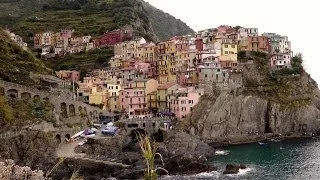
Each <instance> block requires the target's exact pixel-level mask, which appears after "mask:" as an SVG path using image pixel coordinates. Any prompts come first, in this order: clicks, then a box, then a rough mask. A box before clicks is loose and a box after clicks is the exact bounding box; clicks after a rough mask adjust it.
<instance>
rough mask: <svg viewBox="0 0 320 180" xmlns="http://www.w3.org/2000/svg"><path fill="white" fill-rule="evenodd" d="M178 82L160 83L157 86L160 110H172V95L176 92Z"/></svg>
mask: <svg viewBox="0 0 320 180" xmlns="http://www.w3.org/2000/svg"><path fill="white" fill-rule="evenodd" d="M177 89H178V84H177V83H175V82H168V83H165V84H160V85H159V86H158V88H157V101H158V110H159V111H169V110H170V103H169V102H170V96H171V95H172V94H174V93H175V92H176V90H177Z"/></svg>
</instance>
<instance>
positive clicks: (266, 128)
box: [186, 53, 320, 143]
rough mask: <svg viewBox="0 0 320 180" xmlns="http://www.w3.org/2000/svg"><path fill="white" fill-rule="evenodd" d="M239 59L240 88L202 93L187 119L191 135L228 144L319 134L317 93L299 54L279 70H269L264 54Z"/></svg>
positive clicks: (319, 121) (319, 94) (319, 102)
mask: <svg viewBox="0 0 320 180" xmlns="http://www.w3.org/2000/svg"><path fill="white" fill-rule="evenodd" d="M240 61H242V63H240V68H241V69H242V73H243V76H242V77H243V82H244V84H243V87H241V88H238V89H235V90H230V91H226V92H222V93H221V94H216V95H206V96H204V97H202V99H201V101H200V102H199V104H198V105H197V106H196V108H195V109H194V111H193V113H192V116H191V118H190V119H189V121H187V126H186V127H187V128H186V129H187V130H188V131H189V132H190V133H192V134H196V135H198V136H200V137H201V138H203V139H205V140H207V141H209V142H230V143H240V142H246V141H250V140H255V139H257V138H261V137H264V136H265V135H268V134H274V135H279V134H281V135H297V136H301V135H311V134H312V133H314V134H317V133H318V129H319V128H320V106H319V105H320V99H319V97H320V92H319V89H318V87H317V84H316V83H315V81H314V80H313V79H312V78H310V75H308V74H307V73H306V72H305V71H304V70H303V67H302V65H301V62H302V56H301V55H297V56H295V57H293V59H292V63H293V64H292V69H282V70H272V69H271V68H270V67H269V65H268V62H269V61H268V57H267V55H266V54H256V53H250V54H249V55H248V57H245V59H242V60H240ZM299 62H300V63H299ZM294 63H296V64H294ZM203 107H205V108H203Z"/></svg>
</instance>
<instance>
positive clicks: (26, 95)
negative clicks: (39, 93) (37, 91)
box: [21, 92, 31, 101]
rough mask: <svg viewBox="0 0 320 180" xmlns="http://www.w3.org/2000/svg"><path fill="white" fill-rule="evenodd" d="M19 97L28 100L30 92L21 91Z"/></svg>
mask: <svg viewBox="0 0 320 180" xmlns="http://www.w3.org/2000/svg"><path fill="white" fill-rule="evenodd" d="M21 99H22V100H26V101H28V100H29V99H31V94H30V93H28V92H23V93H21Z"/></svg>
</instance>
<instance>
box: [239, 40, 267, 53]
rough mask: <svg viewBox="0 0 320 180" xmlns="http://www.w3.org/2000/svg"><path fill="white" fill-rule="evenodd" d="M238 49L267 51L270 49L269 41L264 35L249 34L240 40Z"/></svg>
mask: <svg viewBox="0 0 320 180" xmlns="http://www.w3.org/2000/svg"><path fill="white" fill-rule="evenodd" d="M240 44H241V46H239V50H242V51H256V52H264V53H269V52H270V50H271V46H270V41H269V38H268V37H265V36H249V37H247V38H246V39H243V40H242V42H240Z"/></svg>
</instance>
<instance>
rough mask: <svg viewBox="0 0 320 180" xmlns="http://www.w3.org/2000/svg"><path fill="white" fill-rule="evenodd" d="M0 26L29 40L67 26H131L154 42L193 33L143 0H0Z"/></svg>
mask: <svg viewBox="0 0 320 180" xmlns="http://www.w3.org/2000/svg"><path fill="white" fill-rule="evenodd" d="M0 25H1V26H2V27H6V26H7V27H9V28H11V29H12V31H14V32H15V33H16V34H19V35H22V36H23V37H24V38H27V39H28V40H29V43H30V42H31V37H32V36H33V34H34V33H35V32H38V31H47V30H52V31H57V30H60V29H63V28H68V27H71V28H74V29H75V30H76V32H77V33H79V34H90V35H92V36H98V35H101V34H102V33H103V32H105V31H107V30H113V29H116V28H121V27H124V26H126V27H128V26H131V27H132V28H133V30H134V34H135V35H137V36H144V37H145V38H147V39H149V40H154V41H157V40H159V39H160V40H164V39H167V38H169V37H171V36H174V35H179V34H188V33H192V32H193V30H192V29H190V28H189V27H188V26H187V25H186V24H185V23H183V22H181V21H180V20H177V19H175V18H174V17H172V16H171V15H169V14H166V13H164V12H162V11H160V10H158V9H156V8H154V7H152V6H151V5H149V4H148V3H146V2H144V1H142V0H73V1H69V0H41V1H39V0H11V1H10V0H0ZM28 40H27V41H28Z"/></svg>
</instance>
